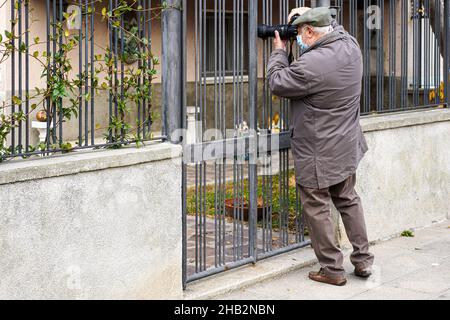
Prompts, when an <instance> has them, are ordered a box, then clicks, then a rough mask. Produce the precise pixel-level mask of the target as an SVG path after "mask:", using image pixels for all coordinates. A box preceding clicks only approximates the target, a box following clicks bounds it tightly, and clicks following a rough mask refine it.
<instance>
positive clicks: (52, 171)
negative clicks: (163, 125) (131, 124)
mask: <svg viewBox="0 0 450 320" xmlns="http://www.w3.org/2000/svg"><path fill="white" fill-rule="evenodd" d="M181 155H182V147H181V146H179V145H173V144H171V143H153V144H151V145H149V146H146V147H142V148H136V147H133V146H130V147H124V148H123V149H118V150H96V151H77V152H74V153H71V154H68V155H55V156H52V157H46V158H42V159H36V158H33V159H27V160H20V161H14V160H12V161H11V162H6V163H0V185H4V184H9V183H15V182H24V181H30V180H36V179H45V178H52V177H60V176H67V175H73V174H78V173H83V172H91V171H98V170H105V169H110V168H119V167H127V166H132V165H137V164H144V163H149V162H156V161H162V160H168V159H173V158H178V157H181ZM180 161H181V159H180Z"/></svg>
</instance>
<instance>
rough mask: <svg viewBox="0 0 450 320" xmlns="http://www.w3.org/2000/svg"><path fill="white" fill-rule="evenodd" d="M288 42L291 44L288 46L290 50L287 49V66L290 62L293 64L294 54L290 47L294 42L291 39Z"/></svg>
mask: <svg viewBox="0 0 450 320" xmlns="http://www.w3.org/2000/svg"><path fill="white" fill-rule="evenodd" d="M290 42H291V45H290V48H289V57H288V61H289V65H290V64H291V63H292V62H294V54H293V53H292V52H293V50H292V47H293V45H294V40H292V39H291V40H290Z"/></svg>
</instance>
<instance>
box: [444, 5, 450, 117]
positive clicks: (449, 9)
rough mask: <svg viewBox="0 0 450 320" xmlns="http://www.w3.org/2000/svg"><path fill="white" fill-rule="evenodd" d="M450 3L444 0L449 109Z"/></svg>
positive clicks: (445, 61)
mask: <svg viewBox="0 0 450 320" xmlns="http://www.w3.org/2000/svg"><path fill="white" fill-rule="evenodd" d="M449 19H450V2H449V0H444V21H443V23H444V41H443V42H444V45H445V48H444V98H445V104H446V106H447V108H448V106H449V105H448V104H449V99H450V88H449V76H450V69H449V68H450V57H449V55H450V44H449V41H450V30H449V28H450V23H449Z"/></svg>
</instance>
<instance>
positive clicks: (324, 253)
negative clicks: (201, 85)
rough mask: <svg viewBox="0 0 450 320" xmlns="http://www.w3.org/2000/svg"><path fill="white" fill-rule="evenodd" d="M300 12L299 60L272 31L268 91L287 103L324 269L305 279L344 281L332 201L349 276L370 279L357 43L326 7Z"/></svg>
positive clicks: (307, 214)
mask: <svg viewBox="0 0 450 320" xmlns="http://www.w3.org/2000/svg"><path fill="white" fill-rule="evenodd" d="M294 14H299V15H300V17H299V18H297V19H296V20H295V21H294V22H293V25H297V26H298V37H297V42H298V45H299V46H300V48H301V54H300V57H299V59H297V60H296V61H294V62H293V63H292V64H291V65H289V62H288V54H287V52H286V42H285V41H283V40H281V39H280V36H279V34H278V33H276V34H275V40H274V51H273V53H272V55H271V57H270V61H269V64H268V79H269V83H270V88H271V89H272V92H273V93H274V94H275V95H277V96H279V97H283V98H288V99H290V100H291V116H290V119H291V121H292V123H291V146H292V154H293V156H294V163H295V172H296V179H297V183H298V184H299V189H300V196H301V202H302V206H303V212H304V214H305V220H306V223H307V226H308V229H309V232H310V237H311V242H312V246H313V249H314V252H315V254H316V256H317V258H318V260H319V263H320V265H321V268H320V270H319V271H318V272H311V273H310V274H309V278H310V279H312V280H315V281H319V282H324V283H328V284H333V285H339V286H342V285H345V284H346V282H347V280H346V277H345V270H344V268H343V255H342V252H341V251H340V249H339V247H338V246H337V244H336V243H335V237H334V225H333V220H332V217H331V212H330V201H333V203H334V205H335V207H336V208H337V209H338V211H339V212H340V214H341V216H342V220H343V222H344V226H345V230H346V232H347V235H348V238H349V239H350V242H351V243H352V246H353V249H354V251H353V253H352V255H351V262H352V264H353V265H354V266H355V270H354V273H355V275H356V276H359V277H364V278H366V277H369V276H370V275H371V267H372V264H373V260H374V256H373V255H372V254H371V253H369V243H368V239H367V232H366V226H365V221H364V213H363V208H362V205H361V199H360V198H359V196H358V194H357V193H356V191H355V176H356V175H355V173H356V169H357V167H358V164H359V162H360V161H361V159H362V158H363V156H364V154H365V153H366V152H367V150H368V148H367V144H366V141H365V139H364V135H363V132H362V130H361V127H360V125H359V117H360V111H359V108H360V96H361V79H362V58H361V50H360V48H359V46H358V43H357V42H356V40H355V39H354V38H353V37H352V36H350V35H349V34H348V33H347V32H346V31H345V30H344V28H343V27H342V26H340V25H338V24H337V23H336V21H335V20H333V19H332V17H331V13H330V10H329V9H328V8H315V9H310V8H298V9H294V10H293V11H292V12H291V14H290V16H289V19H290V18H291V17H292V16H293V15H294Z"/></svg>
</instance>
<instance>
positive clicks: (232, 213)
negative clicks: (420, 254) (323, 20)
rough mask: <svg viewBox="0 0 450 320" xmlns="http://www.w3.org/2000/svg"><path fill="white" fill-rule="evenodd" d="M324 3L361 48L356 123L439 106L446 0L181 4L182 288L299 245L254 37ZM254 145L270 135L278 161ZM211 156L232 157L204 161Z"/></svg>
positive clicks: (281, 124)
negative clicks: (191, 113)
mask: <svg viewBox="0 0 450 320" xmlns="http://www.w3.org/2000/svg"><path fill="white" fill-rule="evenodd" d="M324 2H328V3H329V4H330V5H331V6H335V7H337V8H338V11H337V16H336V19H337V20H338V21H339V23H340V24H342V25H343V26H344V27H345V29H346V30H348V31H349V33H351V34H352V35H353V36H354V37H355V38H356V39H357V40H358V42H359V43H360V47H361V50H362V54H363V59H364V76H363V79H362V87H363V92H362V98H361V114H362V115H368V114H373V113H385V112H396V111H405V110H414V109H420V108H433V107H447V106H448V97H449V86H448V76H449V54H448V53H449V51H448V50H449V45H448V40H449V30H448V28H449V25H448V19H449V16H450V14H449V9H450V6H449V1H440V0H427V1H410V0H402V1H400V0H385V1H382V0H374V1H369V0H364V1H352V0H350V1H343V0H336V1H292V0H258V1H246V0H229V1H227V0H217V1H208V0H195V1H184V2H183V7H184V9H185V10H184V27H185V28H184V33H185V34H184V37H185V39H186V40H185V41H186V42H185V44H186V43H187V44H189V45H186V51H185V57H184V59H185V70H186V74H185V79H184V86H183V87H184V88H185V91H184V97H185V106H194V107H195V119H196V120H197V126H196V138H195V142H194V143H193V144H192V145H190V146H187V147H186V149H185V151H186V159H187V161H186V164H185V165H184V190H183V195H184V213H183V221H184V222H183V226H184V229H183V232H184V246H183V248H184V264H183V267H184V268H183V270H184V279H183V280H184V284H186V283H188V282H191V281H194V280H197V279H200V278H203V277H206V276H209V275H212V274H215V273H218V272H221V271H224V270H228V269H231V268H236V267H239V266H242V265H245V264H248V263H255V262H257V261H258V260H260V259H264V258H266V257H270V256H273V255H276V254H279V253H283V252H287V251H290V250H293V249H296V248H300V247H303V246H305V245H308V244H309V242H308V231H307V230H306V229H305V225H304V220H303V215H302V208H301V205H300V202H299V195H298V190H297V185H296V183H295V178H294V174H293V165H292V155H291V154H290V150H289V132H288V130H289V129H288V128H289V101H288V100H285V99H279V98H277V97H275V96H273V95H272V94H271V92H270V89H269V86H268V82H267V81H266V70H265V66H267V62H268V59H269V57H270V53H271V51H272V42H271V40H267V41H262V40H259V39H257V38H256V25H257V24H258V23H264V24H280V23H286V22H287V21H286V20H287V15H288V13H289V11H290V10H291V9H293V8H295V7H300V6H315V5H317V4H319V3H324ZM192 47H194V48H192ZM245 48H248V50H246V49H245ZM294 50H295V52H294V53H296V54H298V50H297V49H294ZM192 57H194V58H192ZM192 64H193V65H194V67H195V68H194V70H193V69H192V68H191V67H190V66H192ZM192 84H193V85H192ZM211 128H215V129H216V130H215V132H214V134H211V133H209V132H208V129H211ZM229 129H231V131H230V130H229ZM252 129H253V133H248V132H252ZM247 130H248V131H247ZM246 133H248V135H246ZM263 134H268V136H271V137H275V136H276V138H277V140H278V141H279V146H278V148H277V150H273V149H272V150H261V149H259V150H256V151H255V150H253V151H251V150H250V149H249V148H248V145H249V140H251V139H252V138H253V139H259V138H260V137H261V136H262V135H263ZM241 139H243V140H245V143H244V144H245V145H246V148H244V150H241V152H239V150H238V148H237V147H236V145H237V144H238V143H239V141H240V140H241ZM220 145H224V146H225V145H226V146H231V149H232V150H234V153H233V154H232V156H231V157H230V156H229V155H228V154H227V157H225V156H224V154H223V153H211V152H209V150H210V149H214V146H215V147H217V146H220ZM198 153H201V154H202V157H201V159H200V160H199V159H198V158H195V156H194V154H198ZM256 158H257V160H258V161H257V162H255V161H254V160H255V159H256Z"/></svg>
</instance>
